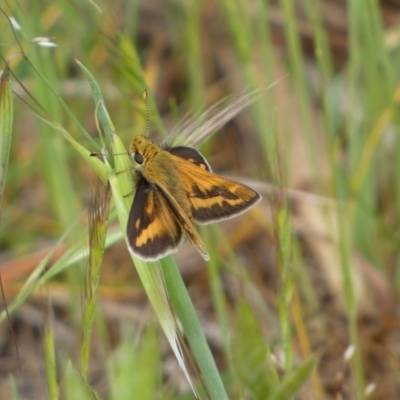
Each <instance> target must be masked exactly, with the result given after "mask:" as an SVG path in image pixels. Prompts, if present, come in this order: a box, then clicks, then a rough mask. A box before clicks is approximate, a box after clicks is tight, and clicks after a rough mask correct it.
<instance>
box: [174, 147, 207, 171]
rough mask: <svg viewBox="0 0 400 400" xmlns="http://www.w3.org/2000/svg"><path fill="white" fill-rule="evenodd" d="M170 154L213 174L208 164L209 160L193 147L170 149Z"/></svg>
mask: <svg viewBox="0 0 400 400" xmlns="http://www.w3.org/2000/svg"><path fill="white" fill-rule="evenodd" d="M168 152H169V153H171V154H173V155H174V156H177V157H179V158H183V159H184V160H187V161H190V162H191V163H192V164H195V165H197V166H198V167H200V168H201V169H204V170H207V171H210V172H212V171H211V167H210V165H209V164H208V162H207V160H206V159H205V158H204V157H203V155H202V154H201V153H200V152H199V151H197V150H196V149H194V148H193V147H185V146H177V147H171V148H170V149H168Z"/></svg>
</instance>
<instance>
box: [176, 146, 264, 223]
mask: <svg viewBox="0 0 400 400" xmlns="http://www.w3.org/2000/svg"><path fill="white" fill-rule="evenodd" d="M186 149H187V148H186ZM191 150H192V154H190V153H189V152H187V151H186V150H185V153H184V152H183V151H178V153H175V154H174V153H172V152H171V151H170V152H171V154H174V155H175V156H177V157H180V158H183V159H184V160H183V161H181V162H179V163H178V165H179V167H180V176H181V177H182V183H183V185H184V187H185V190H186V191H187V193H188V197H189V201H190V203H191V205H192V215H193V218H194V219H195V221H196V222H197V223H199V224H207V223H210V222H216V221H221V220H224V219H228V218H232V217H234V216H236V215H239V214H242V213H244V212H245V211H247V210H248V209H249V208H251V207H252V206H254V205H255V204H257V203H258V202H259V201H260V200H261V195H260V194H259V193H258V192H256V191H255V190H253V189H251V188H249V187H247V186H245V185H242V184H241V183H237V182H234V181H231V180H229V179H226V178H223V177H221V176H219V175H216V174H213V173H212V172H211V170H210V168H206V167H205V166H206V165H208V164H207V162H206V161H205V160H204V157H203V156H202V155H201V154H200V153H198V152H197V151H196V150H195V149H192V148H191ZM194 153H197V155H196V156H195V155H194ZM186 154H190V158H186V157H183V155H186ZM200 158H201V159H202V160H204V162H203V163H202V162H200Z"/></svg>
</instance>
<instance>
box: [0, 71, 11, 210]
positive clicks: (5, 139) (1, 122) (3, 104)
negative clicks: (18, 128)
mask: <svg viewBox="0 0 400 400" xmlns="http://www.w3.org/2000/svg"><path fill="white" fill-rule="evenodd" d="M13 115H14V102H13V96H12V92H11V85H10V80H9V70H8V66H6V69H5V70H4V71H3V73H2V74H1V76H0V214H1V209H2V203H3V194H4V187H5V183H6V176H7V167H8V158H9V155H10V147H11V138H12V126H13Z"/></svg>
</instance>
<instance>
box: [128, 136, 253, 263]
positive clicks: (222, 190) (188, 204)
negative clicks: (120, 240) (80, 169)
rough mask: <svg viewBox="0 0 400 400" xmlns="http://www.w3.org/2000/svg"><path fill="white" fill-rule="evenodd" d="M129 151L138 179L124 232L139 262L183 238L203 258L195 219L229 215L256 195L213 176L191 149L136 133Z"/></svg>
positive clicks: (201, 221) (161, 254) (241, 209)
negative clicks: (162, 143) (161, 143)
mask: <svg viewBox="0 0 400 400" xmlns="http://www.w3.org/2000/svg"><path fill="white" fill-rule="evenodd" d="M129 151H130V153H131V155H132V157H133V158H134V160H135V161H136V163H137V164H138V165H137V168H136V176H137V182H138V183H137V188H136V194H135V197H134V200H133V204H132V208H131V211H130V214H129V220H128V227H127V236H128V240H129V244H130V248H131V250H132V252H133V253H134V254H135V255H136V256H138V257H139V258H142V259H144V260H153V261H154V260H157V259H159V258H162V257H164V256H166V255H168V254H170V253H173V252H174V251H176V250H177V248H178V247H179V245H180V244H181V243H182V241H183V238H184V237H185V236H186V238H187V239H188V240H189V242H190V243H191V244H193V245H194V246H195V247H196V249H197V250H198V251H199V252H200V254H201V255H202V256H203V258H205V259H209V256H208V253H207V250H206V248H205V246H204V244H203V242H202V240H201V238H200V235H199V233H198V230H197V226H196V223H198V224H207V223H210V222H215V221H220V220H223V219H227V218H230V217H233V216H235V215H238V214H241V213H242V212H244V211H246V210H247V209H249V208H250V207H252V206H253V205H255V204H256V203H257V202H258V201H259V200H260V199H261V196H260V195H259V194H258V193H257V192H256V191H254V190H252V189H250V188H248V187H247V186H244V185H242V184H239V183H236V182H233V181H230V180H228V179H225V178H223V177H220V176H218V175H216V174H213V173H212V171H211V168H210V166H209V165H208V163H207V161H206V160H205V158H204V157H203V156H202V155H201V154H200V153H199V152H198V151H197V150H195V149H194V148H191V147H183V146H178V147H172V148H170V149H163V148H162V147H160V146H159V145H158V144H156V143H153V142H152V141H151V140H149V139H148V138H147V137H145V136H137V137H135V138H134V139H133V141H132V142H131V144H130V147H129Z"/></svg>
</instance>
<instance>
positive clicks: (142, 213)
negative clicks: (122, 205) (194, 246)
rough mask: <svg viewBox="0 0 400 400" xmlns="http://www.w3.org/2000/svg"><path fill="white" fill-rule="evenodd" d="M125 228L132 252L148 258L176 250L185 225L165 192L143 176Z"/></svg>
mask: <svg viewBox="0 0 400 400" xmlns="http://www.w3.org/2000/svg"><path fill="white" fill-rule="evenodd" d="M126 230H127V237H128V243H129V247H130V249H131V251H132V252H133V253H134V255H136V256H137V257H138V258H141V259H142V260H145V261H155V260H158V259H160V258H163V257H165V256H167V255H168V254H171V253H174V252H175V251H176V250H177V248H178V247H179V245H180V244H181V243H182V240H183V232H182V228H181V227H180V225H179V223H178V221H177V220H176V218H175V217H174V214H173V212H172V211H171V209H170V205H169V203H168V201H167V200H166V199H165V197H164V195H163V193H162V192H161V191H160V190H159V189H158V188H157V187H156V186H154V185H151V184H150V183H149V182H147V181H146V180H145V179H144V178H143V177H141V178H140V179H139V182H138V184H137V188H136V193H135V197H134V199H133V204H132V207H131V210H130V212H129V218H128V225H127V229H126Z"/></svg>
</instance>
